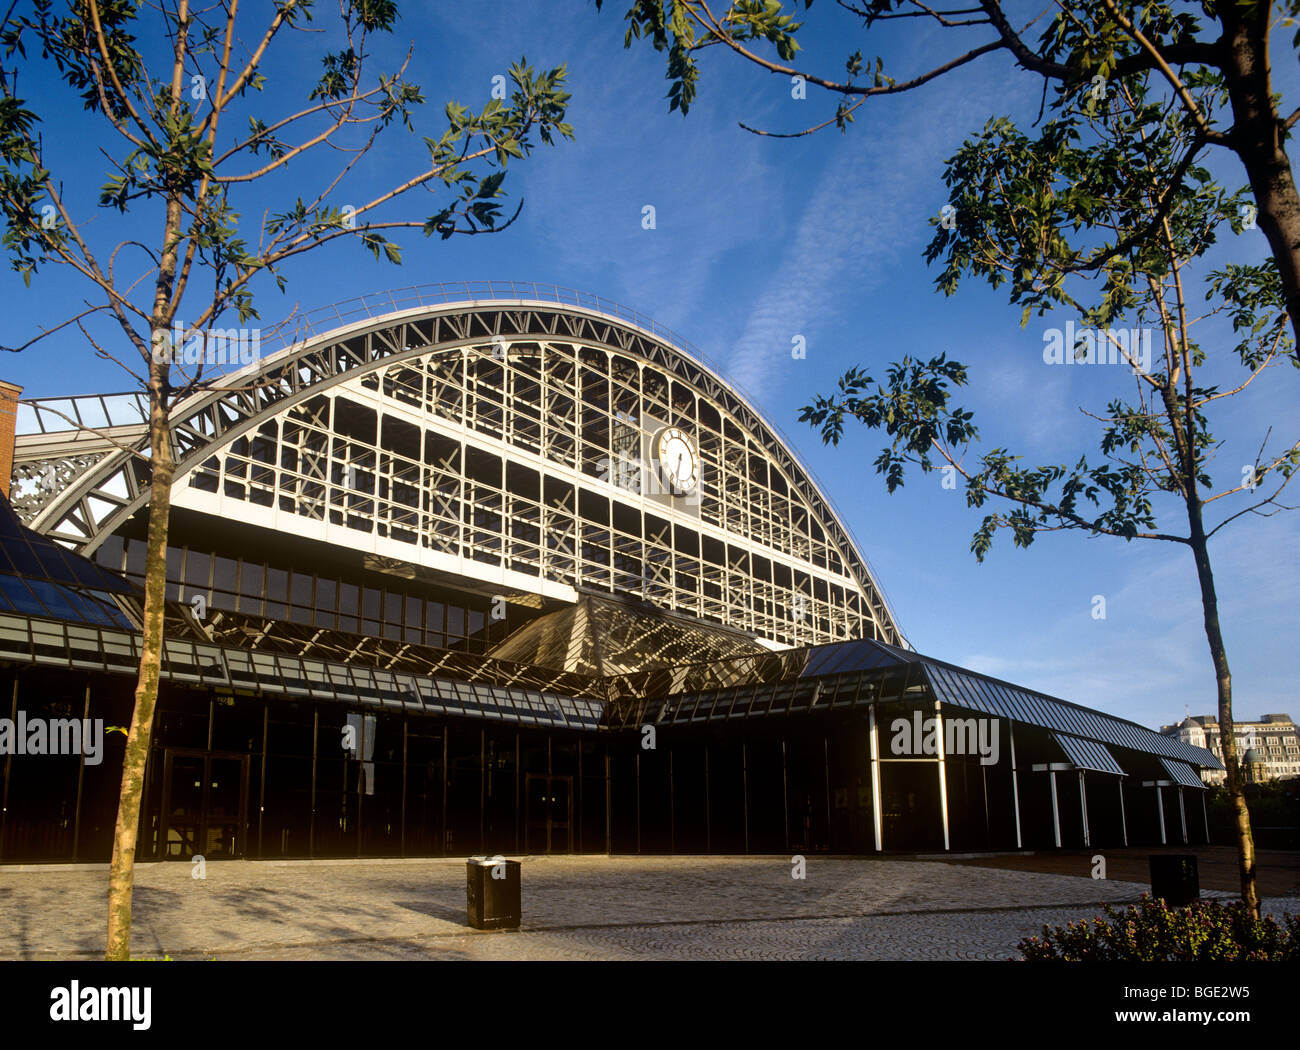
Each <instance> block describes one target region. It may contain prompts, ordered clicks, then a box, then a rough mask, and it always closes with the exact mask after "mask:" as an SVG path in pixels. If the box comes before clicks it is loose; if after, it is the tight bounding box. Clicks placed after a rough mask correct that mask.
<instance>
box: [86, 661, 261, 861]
mask: <svg viewBox="0 0 1300 1050" xmlns="http://www.w3.org/2000/svg"><path fill="white" fill-rule="evenodd" d="M81 724H82V725H83V726H88V725H90V681H89V680H87V681H86V699H85V702H84V704H83V705H82V714H81ZM82 750H83V751H84V750H85V741H84V740H83V741H82ZM85 783H86V756H85V755H84V754H83V755H82V756H81V761H80V762H78V763H77V808H76V809H75V810H73V813H74V816H73V818H72V860H73V862H74V863H75V862H76V861H77V859H78V857H77V853H78V851H79V850H80V848H81V797H82V792H83V789H84V787H85ZM142 808H143V807H142ZM239 831H240V834H241V835H242V834H243V831H244V829H243V828H240V829H239Z"/></svg>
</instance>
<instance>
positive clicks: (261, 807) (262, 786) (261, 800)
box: [257, 701, 406, 860]
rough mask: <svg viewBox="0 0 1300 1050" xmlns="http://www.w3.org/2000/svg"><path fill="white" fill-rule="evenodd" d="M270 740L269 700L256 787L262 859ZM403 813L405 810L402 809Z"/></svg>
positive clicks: (264, 713)
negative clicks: (260, 766) (260, 774)
mask: <svg viewBox="0 0 1300 1050" xmlns="http://www.w3.org/2000/svg"><path fill="white" fill-rule="evenodd" d="M270 742H271V704H270V701H263V702H262V777H261V780H260V781H259V783H258V788H257V859H258V860H261V859H262V824H263V820H264V818H265V816H266V753H267V751H268V750H270V748H269V746H268V745H269V744H270ZM403 775H405V769H403ZM402 805H403V806H405V805H406V792H405V791H403V792H402ZM403 814H405V810H403ZM402 829H403V833H405V829H406V822H405V820H403V822H402Z"/></svg>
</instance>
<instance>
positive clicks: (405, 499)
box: [19, 301, 901, 644]
mask: <svg viewBox="0 0 1300 1050" xmlns="http://www.w3.org/2000/svg"><path fill="white" fill-rule="evenodd" d="M224 383H225V386H226V389H223V390H217V391H210V392H205V393H202V394H199V395H196V396H195V397H194V398H191V399H190V400H188V401H187V402H185V403H183V404H181V405H178V406H177V407H176V409H175V410H174V411H173V423H172V430H171V434H172V442H173V450H174V454H175V457H176V462H177V470H176V479H177V480H176V488H175V490H174V495H175V497H176V502H177V504H178V505H187V503H188V504H189V505H191V506H193V507H194V508H195V509H200V510H208V511H209V512H213V509H214V506H215V504H213V505H205V503H204V500H205V499H207V500H208V503H209V504H212V501H213V500H220V499H228V500H242V501H247V502H248V503H249V504H250V513H252V512H253V511H252V507H251V504H252V503H254V502H259V501H260V503H261V506H263V507H268V506H269V507H270V510H271V511H272V512H280V513H284V514H293V515H296V516H299V517H301V518H303V519H304V520H306V521H319V522H321V523H322V527H325V528H328V527H329V526H330V525H331V524H333V525H338V526H341V527H347V528H352V529H354V530H363V529H374V530H375V532H376V533H377V534H382V535H384V536H385V537H387V538H388V539H398V538H399V537H400V539H398V542H404V543H406V544H409V545H411V546H409V547H407V548H403V549H404V550H405V552H406V557H407V558H408V560H410V561H411V562H414V563H424V564H428V563H429V560H430V559H435V560H436V559H437V558H439V557H441V558H443V564H444V566H445V565H447V564H451V562H448V561H447V558H451V557H459V558H461V559H462V560H463V561H466V560H477V561H480V562H494V561H495V563H497V564H500V565H505V564H509V565H517V566H519V567H520V571H519V572H517V573H515V575H514V576H513V577H512V579H513V580H514V582H515V583H516V584H519V582H520V581H521V580H522V581H524V582H523V585H524V586H527V577H529V576H531V577H535V579H536V580H537V581H538V583H537V585H536V586H537V592H538V593H541V591H542V589H543V588H542V582H541V581H550V582H551V583H558V584H562V585H567V586H572V587H574V588H577V589H581V588H583V587H595V588H596V589H601V590H607V591H612V592H621V593H631V594H634V595H636V596H638V597H640V598H642V599H646V600H650V601H653V602H655V603H656V604H661V605H664V606H666V607H669V608H673V609H678V610H681V611H685V612H688V613H692V614H695V615H699V616H702V617H704V618H706V619H711V620H717V621H719V622H723V623H727V624H729V625H731V626H735V627H738V628H742V629H746V630H751V631H753V632H754V633H756V634H758V635H760V636H762V637H765V638H767V639H769V640H770V641H772V642H774V643H776V644H802V643H809V642H822V641H831V640H834V639H837V638H846V637H855V636H867V637H874V638H878V639H880V640H882V641H886V642H891V643H894V644H898V643H899V642H900V641H901V638H900V634H899V631H898V628H897V626H896V624H895V622H894V619H893V616H892V613H891V611H890V610H889V608H888V606H887V604H886V603H885V601H884V599H883V596H882V594H881V592H880V589H879V587H878V586H877V584H876V581H875V580H874V579H873V578H872V576H871V573H870V570H869V568H868V566H867V564H866V560H865V558H864V557H863V556H862V555H861V553H860V552H859V551H858V550H857V548H856V546H855V545H854V543H853V541H852V539H851V537H850V536H849V534H848V532H847V529H845V527H844V526H843V524H842V522H841V521H840V520H839V518H838V517H837V515H836V514H835V512H834V510H833V509H832V508H831V507H830V505H829V503H828V502H827V500H826V499H825V498H824V497H823V495H822V493H821V492H820V491H819V489H818V487H817V485H816V484H815V483H814V482H813V480H812V479H811V478H810V477H809V476H808V474H807V472H806V471H805V470H804V468H803V467H802V465H801V464H800V463H799V462H798V460H797V459H796V458H795V456H794V455H793V454H792V452H791V451H790V449H789V448H788V447H787V446H786V445H785V443H784V442H783V441H782V440H781V439H780V437H779V436H778V435H777V434H776V433H775V432H774V431H773V429H772V428H771V427H769V426H768V424H767V423H766V421H765V420H764V419H763V418H762V417H761V416H760V415H759V414H758V412H757V411H756V410H755V409H753V408H752V407H751V406H750V405H749V404H748V403H747V402H746V401H745V399H744V398H742V397H741V396H739V395H738V394H737V393H736V392H735V391H734V390H733V389H732V388H731V387H730V386H729V385H728V384H727V383H726V382H725V381H724V380H722V379H721V378H720V377H719V376H717V375H716V374H715V373H714V372H712V371H711V370H710V369H708V368H707V367H706V366H704V365H703V364H701V363H700V362H698V361H696V360H694V359H693V358H692V357H690V356H689V355H688V354H686V353H685V352H684V351H682V350H680V349H679V348H677V347H675V346H673V345H672V344H670V343H668V342H666V341H664V340H663V339H661V338H659V337H657V336H654V335H652V334H651V333H649V332H647V331H646V330H644V329H642V328H639V327H637V326H635V325H633V324H630V323H627V322H624V321H621V320H616V319H613V318H611V317H608V316H606V315H603V314H600V313H598V312H595V311H592V310H587V309H584V308H580V307H572V306H563V305H557V304H554V303H544V302H533V301H517V302H500V301H493V302H487V303H483V302H480V303H459V304H450V305H444V306H437V307H433V308H428V307H421V308H418V309H414V310H410V311H404V312H401V313H397V314H390V315H388V316H385V317H382V318H378V319H373V320H367V321H364V322H361V323H358V324H356V325H352V326H348V327H345V328H340V329H336V330H335V331H332V332H327V333H324V334H322V335H320V336H317V337H315V338H313V339H311V340H309V341H307V342H305V343H303V344H301V345H296V346H292V347H289V348H288V349H286V350H283V351H281V352H279V353H277V354H275V355H273V356H272V357H269V358H267V359H266V360H265V361H263V362H260V363H259V364H257V365H254V366H252V367H250V368H247V369H244V370H243V371H241V372H239V373H236V374H234V375H232V376H231V377H229V379H227V380H225V381H224ZM371 412H373V413H374V419H373V421H371V420H370V417H369V416H368V415H367V413H371ZM358 419H360V422H358ZM666 425H673V426H681V427H683V428H685V429H687V430H688V431H689V432H690V433H691V434H692V435H694V437H695V439H696V441H697V444H698V450H699V455H700V459H701V480H700V486H699V497H698V499H696V500H694V501H693V502H692V501H683V500H681V499H680V498H676V497H673V496H672V495H671V494H667V495H660V496H658V497H656V496H654V495H653V494H650V493H647V492H643V491H642V488H641V486H640V485H639V484H638V485H634V486H632V491H628V490H627V486H626V485H625V484H623V482H622V481H621V480H620V478H618V477H617V476H612V473H611V463H612V462H614V458H615V456H616V455H618V454H621V453H626V452H628V451H629V450H631V451H635V452H637V453H638V454H639V455H638V457H636V458H640V459H645V458H646V450H647V443H646V437H647V434H648V433H649V430H650V428H652V427H657V426H666ZM381 430H382V431H383V433H381ZM390 430H391V431H392V432H394V433H397V432H401V433H402V434H404V435H406V436H404V437H403V438H402V439H401V440H400V441H399V440H398V439H397V438H393V439H391V440H390V438H389V436H388V435H389V431H390ZM414 431H418V432H419V438H418V441H417V443H416V445H414V446H413V445H411V441H412V440H414V439H413V438H411V437H410V434H411V433H413V432H414ZM372 432H373V433H372ZM112 434H113V438H114V439H115V441H116V442H117V443H118V445H117V446H114V445H111V444H106V445H104V446H103V448H104V449H106V450H107V451H106V454H103V455H102V456H101V457H100V458H99V459H98V461H96V462H95V463H94V464H93V466H92V467H91V468H90V469H88V470H87V471H85V472H84V473H83V474H81V475H80V476H79V477H77V478H75V479H74V480H73V481H72V482H71V483H70V484H67V485H66V486H65V485H60V486H58V487H57V490H54V491H50V492H49V493H46V494H43V496H42V497H41V498H40V500H38V501H37V505H36V506H34V507H33V508H32V509H33V511H34V519H33V522H32V524H33V527H35V528H36V529H37V530H38V531H41V532H44V533H46V534H47V535H49V536H51V537H52V538H55V539H57V540H60V541H62V542H64V543H66V544H68V545H70V546H73V547H74V548H76V549H78V550H80V551H82V552H83V553H88V554H89V553H93V551H94V550H95V549H96V548H97V547H98V546H99V545H100V543H101V542H102V541H103V540H104V539H105V538H106V537H107V536H109V535H111V534H112V533H114V532H115V531H117V530H118V529H119V528H121V527H122V526H123V524H124V523H125V522H126V521H127V520H128V519H130V518H131V517H132V516H133V515H134V514H135V513H136V512H137V511H139V510H140V509H141V508H142V507H143V506H144V505H145V504H146V503H147V501H148V471H149V468H148V460H147V450H148V440H147V434H145V432H144V429H143V427H142V426H141V427H138V428H135V429H134V430H132V429H131V428H122V427H118V428H115V429H114V431H113V432H112ZM628 435H632V437H631V443H630V445H629V443H628V442H627V441H626V440H624V441H623V443H622V448H620V439H621V438H624V439H625V438H627V437H628ZM81 436H82V437H83V438H84V437H85V436H86V435H81ZM85 444H86V443H85V442H84V441H82V442H81V443H80V445H79V446H78V450H80V449H82V448H84V447H85ZM118 446H122V447H118ZM398 446H400V448H399V447H398ZM269 449H273V450H274V451H271V452H268V450H269ZM46 453H48V455H49V456H50V457H51V458H57V457H58V456H59V455H60V454H61V453H60V451H59V450H58V449H57V447H56V443H54V442H51V441H48V440H46V441H44V442H43V443H42V445H41V446H39V447H38V446H36V445H35V444H32V445H29V447H28V448H27V449H26V450H22V449H21V448H20V455H19V459H20V460H22V461H23V462H24V465H25V467H26V469H27V471H28V472H29V473H32V472H33V471H39V469H40V466H39V465H40V462H41V459H40V457H41V455H43V454H46ZM602 454H603V456H602ZM268 456H269V457H270V458H269V459H268ZM494 456H495V457H496V459H499V460H500V464H499V467H500V468H501V469H502V470H503V471H504V473H502V474H501V475H499V476H497V478H496V481H495V484H494V483H493V474H492V471H494V470H497V469H498V466H494V465H493V463H492V462H491V460H492V457H494ZM483 463H487V464H488V465H487V467H483V466H482V464H483ZM476 464H477V465H476ZM512 469H513V470H514V471H516V472H518V471H523V472H524V473H523V474H520V475H519V476H520V477H524V478H525V481H524V483H523V486H524V488H525V489H527V488H528V487H529V485H530V484H531V482H529V481H528V480H527V476H528V472H530V471H531V472H532V473H535V474H536V475H537V478H538V481H537V486H538V487H537V491H536V493H531V492H523V493H521V492H519V491H515V489H514V488H512V484H511V482H510V480H509V478H508V476H507V474H508V473H509V472H510V471H511V470H512ZM47 474H48V472H47ZM552 475H553V476H554V477H555V478H556V479H559V481H561V482H564V483H565V484H566V485H568V486H569V487H568V488H567V489H565V491H567V492H569V493H570V495H569V497H568V498H569V499H570V500H571V501H572V502H573V503H574V505H573V506H564V505H563V497H562V496H557V497H555V498H556V500H559V502H558V503H555V505H551V504H552V502H553V501H552V500H551V498H550V496H549V495H548V491H547V490H548V488H549V480H548V479H549V478H551V477H552ZM258 478H261V481H260V482H259V481H258V480H257V479H258ZM358 478H360V481H359V482H358ZM560 488H561V489H563V488H564V486H563V485H561V486H560ZM620 488H621V489H623V491H619V489H620ZM254 492H256V493H257V495H256V496H254V495H253V493H254ZM205 494H206V495H205ZM209 497H211V498H210V499H209ZM529 497H531V498H529ZM593 500H594V501H595V503H599V502H600V501H601V500H604V501H605V503H604V507H605V510H604V511H602V512H598V513H597V515H596V517H595V519H589V518H588V517H586V516H585V512H584V511H583V510H582V509H581V508H580V507H579V506H577V504H580V503H583V502H584V501H587V502H588V503H591V502H592V501H593ZM267 501H269V502H267ZM593 505H594V504H593ZM610 508H613V515H614V518H615V519H619V516H620V514H621V515H622V518H621V520H611V519H610V517H609V514H610ZM633 511H635V512H636V514H638V515H639V517H637V518H636V522H635V524H631V525H630V524H628V522H629V521H631V520H632V519H631V518H629V514H631V513H632V512H633ZM601 513H603V514H604V515H605V517H604V518H602V517H601V516H600V514H601ZM294 527H295V529H296V528H297V526H296V525H295V526H294ZM394 550H396V548H392V545H391V544H389V552H390V553H392V552H393V551H394ZM493 551H495V552H496V553H495V554H493ZM519 551H522V552H523V553H522V554H521V555H519V556H518V557H516V555H517V554H518V553H519ZM417 552H418V553H417ZM707 552H713V553H707ZM719 552H720V553H719ZM521 574H522V575H521Z"/></svg>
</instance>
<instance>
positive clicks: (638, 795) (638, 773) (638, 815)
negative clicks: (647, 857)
mask: <svg viewBox="0 0 1300 1050" xmlns="http://www.w3.org/2000/svg"><path fill="white" fill-rule="evenodd" d="M636 851H637V852H638V853H640V852H641V752H640V751H639V750H638V751H637V753H636Z"/></svg>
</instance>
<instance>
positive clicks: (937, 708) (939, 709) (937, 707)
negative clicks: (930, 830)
mask: <svg viewBox="0 0 1300 1050" xmlns="http://www.w3.org/2000/svg"><path fill="white" fill-rule="evenodd" d="M934 725H935V731H936V735H937V737H938V741H937V742H938V745H939V814H940V816H941V817H942V819H943V848H944V851H945V852H946V851H947V850H948V849H950V848H951V846H950V843H949V841H948V772H947V768H946V767H947V763H946V761H945V758H946V756H945V755H944V747H943V705H942V704H941V703H940V702H939V701H938V700H936V701H935V702H934Z"/></svg>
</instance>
